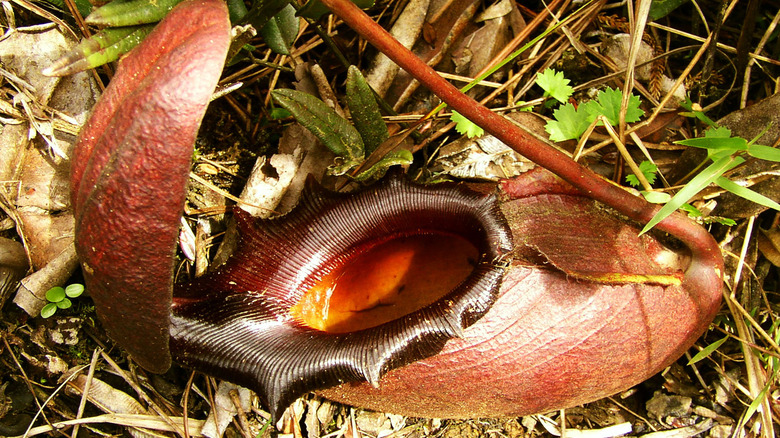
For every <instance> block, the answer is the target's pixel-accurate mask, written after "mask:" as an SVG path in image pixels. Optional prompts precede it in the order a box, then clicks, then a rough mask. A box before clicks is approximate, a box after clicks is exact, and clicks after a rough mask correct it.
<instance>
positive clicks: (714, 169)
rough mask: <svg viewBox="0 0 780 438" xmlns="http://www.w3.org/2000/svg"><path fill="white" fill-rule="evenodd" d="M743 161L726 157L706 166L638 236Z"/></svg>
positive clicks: (659, 211) (739, 158)
mask: <svg viewBox="0 0 780 438" xmlns="http://www.w3.org/2000/svg"><path fill="white" fill-rule="evenodd" d="M744 161H745V160H744V159H743V158H741V157H732V156H726V157H723V158H720V159H719V160H717V161H715V162H714V163H712V164H710V165H709V166H707V168H705V169H704V170H702V171H701V172H699V174H698V175H696V176H695V177H694V178H693V179H692V180H691V181H690V182H689V183H688V184H686V185H685V187H683V188H682V189H681V190H680V191H679V192H677V194H675V195H674V196H673V197H672V199H670V200H669V202H667V203H666V205H664V206H663V207H661V209H660V210H658V213H656V214H655V216H653V219H651V220H650V222H648V223H647V225H645V227H644V228H642V231H641V232H640V233H639V234H644V233H646V232H648V231H650V229H651V228H653V227H654V226H656V225H657V224H658V223H659V222H661V221H662V220H664V219H666V217H667V216H669V215H670V214H672V213H674V212H675V211H676V210H677V209H678V208H680V207H681V206H682V205H683V204H685V203H686V202H688V201H689V200H690V199H691V198H693V197H694V196H696V194H697V193H699V192H700V191H701V190H702V189H704V188H705V187H707V186H708V185H710V184H711V183H713V182H714V181H715V180H716V179H718V178H719V177H720V176H721V175H723V173H724V172H726V171H728V170H730V169H732V168H734V167H736V166H737V165H739V164H740V163H743V162H744Z"/></svg>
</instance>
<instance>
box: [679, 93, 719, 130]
mask: <svg viewBox="0 0 780 438" xmlns="http://www.w3.org/2000/svg"><path fill="white" fill-rule="evenodd" d="M680 106H681V107H683V108H685V109H687V110H688V112H681V113H680V115H681V116H684V117H695V118H697V119H699V120H701V121H702V122H704V123H706V124H707V125H709V126H716V124H715V122H714V121H713V120H712V119H711V118H709V117H707V115H706V114H704V113H703V112H702V111H701V110H695V109H693V102H692V101H691V98H690V97H686V98H685V101H684V102H681V103H680ZM697 108H698V106H697Z"/></svg>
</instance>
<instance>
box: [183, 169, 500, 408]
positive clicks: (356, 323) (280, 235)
mask: <svg viewBox="0 0 780 438" xmlns="http://www.w3.org/2000/svg"><path fill="white" fill-rule="evenodd" d="M236 219H237V221H238V224H239V229H240V231H241V242H240V244H239V249H238V250H237V251H236V253H235V254H234V255H233V257H232V258H231V259H230V261H228V262H227V263H226V264H225V265H223V266H222V267H220V268H219V269H218V271H217V272H215V273H213V274H211V275H208V276H205V277H202V278H200V279H197V280H195V281H194V282H192V283H189V284H184V285H180V286H178V287H177V288H176V290H175V291H174V299H173V311H172V317H171V322H172V326H171V351H172V353H173V355H174V357H175V358H176V360H178V361H179V362H181V363H183V364H185V365H188V366H191V367H193V368H196V369H199V370H203V371H205V372H207V373H209V374H214V375H219V376H220V377H223V378H227V379H228V380H232V381H234V382H236V383H239V384H242V385H244V386H248V387H250V388H253V389H255V390H256V391H257V392H258V394H260V397H261V398H262V399H263V401H264V402H265V404H266V406H268V407H269V409H270V410H271V412H272V413H273V414H274V415H275V416H278V415H280V414H281V413H282V412H283V410H284V408H286V407H287V405H288V404H289V403H291V402H292V401H293V400H294V399H295V398H297V397H298V396H300V395H302V394H304V393H306V392H309V391H312V390H315V389H322V388H326V387H330V386H334V385H337V384H341V383H344V382H353V381H368V382H370V383H371V384H373V385H377V384H378V381H379V379H380V377H381V375H382V374H383V373H385V372H386V371H388V370H390V369H393V368H397V367H400V366H402V365H406V364H408V363H411V362H414V361H417V360H420V359H423V358H426V357H430V356H432V355H434V354H436V353H438V352H439V351H441V349H442V347H443V346H444V343H445V342H446V341H447V340H449V339H452V338H453V337H458V336H460V334H461V333H462V331H463V329H465V328H466V327H468V326H470V325H472V324H473V323H474V322H476V321H477V320H478V319H479V318H481V317H482V315H484V314H485V313H486V312H487V310H488V309H489V308H490V306H491V305H492V304H493V302H494V301H495V299H496V296H497V294H498V290H499V287H500V285H501V280H502V278H503V274H504V268H503V265H502V264H501V263H499V260H501V259H502V257H504V256H505V255H506V254H508V253H509V252H510V251H511V250H512V247H513V244H512V237H511V231H510V229H509V226H508V225H507V223H506V221H505V219H504V217H503V215H502V213H501V211H500V209H499V206H498V202H497V199H496V196H495V195H493V194H488V195H486V194H481V193H477V192H474V191H472V190H470V189H468V188H466V187H465V186H463V185H456V184H437V185H431V186H425V185H419V184H415V183H412V182H409V181H407V180H406V178H405V177H403V176H402V175H400V174H392V175H390V176H389V177H387V178H385V179H384V180H382V181H380V182H379V183H377V184H375V185H373V186H371V187H369V188H367V189H365V190H363V191H360V192H356V193H352V194H337V193H331V192H328V191H326V190H324V189H322V188H321V187H319V186H318V185H316V184H312V183H310V184H309V185H308V187H307V189H306V191H305V192H304V195H303V197H302V200H301V202H300V204H299V205H298V206H297V207H296V208H295V209H293V210H292V211H291V212H290V213H288V214H287V215H285V216H283V217H280V218H277V219H270V220H254V219H252V218H251V217H249V216H248V214H246V213H243V212H241V211H239V210H237V213H236Z"/></svg>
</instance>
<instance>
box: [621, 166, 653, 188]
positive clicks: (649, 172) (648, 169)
mask: <svg viewBox="0 0 780 438" xmlns="http://www.w3.org/2000/svg"><path fill="white" fill-rule="evenodd" d="M639 171H640V172H642V175H644V176H645V179H646V180H647V182H649V183H650V184H653V183H654V182H655V177H656V172H658V166H656V165H655V164H653V163H652V162H651V161H647V160H646V161H642V162H641V163H639ZM626 181H627V182H628V183H629V184H631V185H632V186H633V187H639V186H640V185H641V183H640V182H639V178H637V176H636V175H633V174H631V175H626Z"/></svg>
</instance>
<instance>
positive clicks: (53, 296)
mask: <svg viewBox="0 0 780 438" xmlns="http://www.w3.org/2000/svg"><path fill="white" fill-rule="evenodd" d="M64 298H65V289H63V288H61V287H59V286H56V287H53V288H51V289H49V290H47V291H46V299H47V300H48V301H49V302H51V303H56V302H58V301H62V300H63V299H64Z"/></svg>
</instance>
